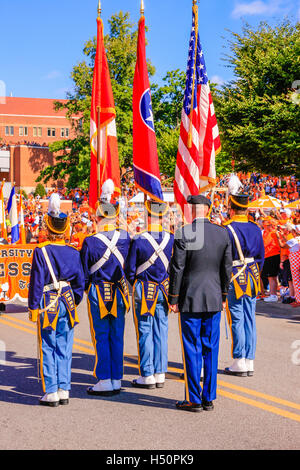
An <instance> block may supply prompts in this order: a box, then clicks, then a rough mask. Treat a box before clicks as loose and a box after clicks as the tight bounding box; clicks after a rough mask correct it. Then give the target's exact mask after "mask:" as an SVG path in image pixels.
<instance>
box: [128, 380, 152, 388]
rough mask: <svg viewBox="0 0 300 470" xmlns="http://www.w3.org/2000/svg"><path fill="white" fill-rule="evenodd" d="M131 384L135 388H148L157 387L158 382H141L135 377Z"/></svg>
mask: <svg viewBox="0 0 300 470" xmlns="http://www.w3.org/2000/svg"><path fill="white" fill-rule="evenodd" d="M131 385H132V386H133V387H135V388H146V389H147V390H151V389H153V388H156V384H139V383H138V382H137V379H133V381H132V382H131Z"/></svg>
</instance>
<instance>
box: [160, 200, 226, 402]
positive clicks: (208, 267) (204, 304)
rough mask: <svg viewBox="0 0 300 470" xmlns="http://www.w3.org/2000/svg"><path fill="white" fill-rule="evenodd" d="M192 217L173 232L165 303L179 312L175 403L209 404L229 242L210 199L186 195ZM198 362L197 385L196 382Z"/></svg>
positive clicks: (213, 391) (214, 383) (213, 394)
mask: <svg viewBox="0 0 300 470" xmlns="http://www.w3.org/2000/svg"><path fill="white" fill-rule="evenodd" d="M188 203H189V204H192V205H193V206H192V207H193V222H192V223H191V224H189V225H185V226H183V227H182V228H181V229H180V230H179V231H178V232H177V233H176V236H175V244H174V251H173V256H172V259H171V264H170V289H169V303H170V305H171V310H172V311H173V312H174V313H177V312H180V313H179V331H180V337H181V343H182V354H183V364H184V377H185V400H184V401H180V402H177V403H176V407H177V408H178V409H183V410H187V411H202V410H203V409H205V410H212V409H213V407H214V406H213V400H215V398H216V388H217V370H218V354H219V338H220V319H221V311H222V309H223V308H224V306H225V300H226V296H227V292H228V288H229V284H230V278H231V272H232V252H231V251H232V249H231V243H230V239H229V236H228V233H226V230H224V228H223V227H220V226H218V225H214V224H212V223H211V222H210V221H209V219H208V217H207V216H208V213H209V208H210V205H211V202H210V200H209V199H207V198H206V197H204V196H202V195H197V196H189V198H188ZM202 359H203V363H204V381H203V391H202V389H201V385H200V376H201V365H202Z"/></svg>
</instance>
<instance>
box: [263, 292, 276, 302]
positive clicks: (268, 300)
mask: <svg viewBox="0 0 300 470" xmlns="http://www.w3.org/2000/svg"><path fill="white" fill-rule="evenodd" d="M277 301H278V298H277V295H274V294H272V295H269V297H265V298H264V302H277Z"/></svg>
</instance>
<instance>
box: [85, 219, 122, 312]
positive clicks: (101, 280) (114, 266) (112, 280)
mask: <svg viewBox="0 0 300 470" xmlns="http://www.w3.org/2000/svg"><path fill="white" fill-rule="evenodd" d="M119 231H120V238H119V240H118V242H117V245H116V247H117V249H118V250H119V252H120V253H121V255H122V256H123V258H124V261H126V258H127V255H128V251H129V247H130V241H131V239H130V236H129V234H128V232H127V231H125V230H119ZM101 233H102V234H103V235H105V236H106V237H107V238H108V239H109V240H111V239H112V238H113V235H114V233H115V228H114V227H113V226H108V229H107V230H104V231H102V232H101ZM106 250H107V246H106V244H105V243H103V241H102V240H99V239H98V238H96V237H95V236H93V235H92V236H90V237H87V238H86V239H85V240H84V242H83V245H82V248H81V252H80V256H81V261H82V265H83V269H84V276H85V289H86V290H88V289H89V286H90V285H91V284H94V285H96V286H97V291H98V297H99V305H100V307H102V308H103V309H104V310H106V311H107V312H105V314H106V313H112V314H113V315H115V316H116V315H117V312H116V308H115V306H114V301H115V298H116V297H115V294H116V290H117V289H118V290H119V291H120V292H121V294H122V296H123V299H124V302H125V304H126V307H127V309H128V307H129V295H128V288H127V282H126V276H125V272H124V269H123V267H122V266H121V264H120V262H119V261H118V259H117V258H116V257H115V256H114V255H113V254H111V256H110V258H109V260H108V261H107V262H106V263H105V264H104V265H103V266H102V267H101V268H100V269H98V270H97V271H96V272H95V273H93V274H91V273H90V269H91V267H92V266H93V265H94V264H96V263H97V262H98V261H99V260H100V259H101V258H102V257H103V255H104V253H105V252H106ZM105 314H104V315H105Z"/></svg>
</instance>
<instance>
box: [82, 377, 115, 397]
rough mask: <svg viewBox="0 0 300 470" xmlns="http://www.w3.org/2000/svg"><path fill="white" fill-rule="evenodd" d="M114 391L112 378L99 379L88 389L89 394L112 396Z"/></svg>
mask: <svg viewBox="0 0 300 470" xmlns="http://www.w3.org/2000/svg"><path fill="white" fill-rule="evenodd" d="M113 391H114V389H113V385H112V382H111V379H105V380H99V382H97V383H96V385H94V386H93V387H89V388H88V389H87V393H88V394H89V395H103V396H111V395H113Z"/></svg>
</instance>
